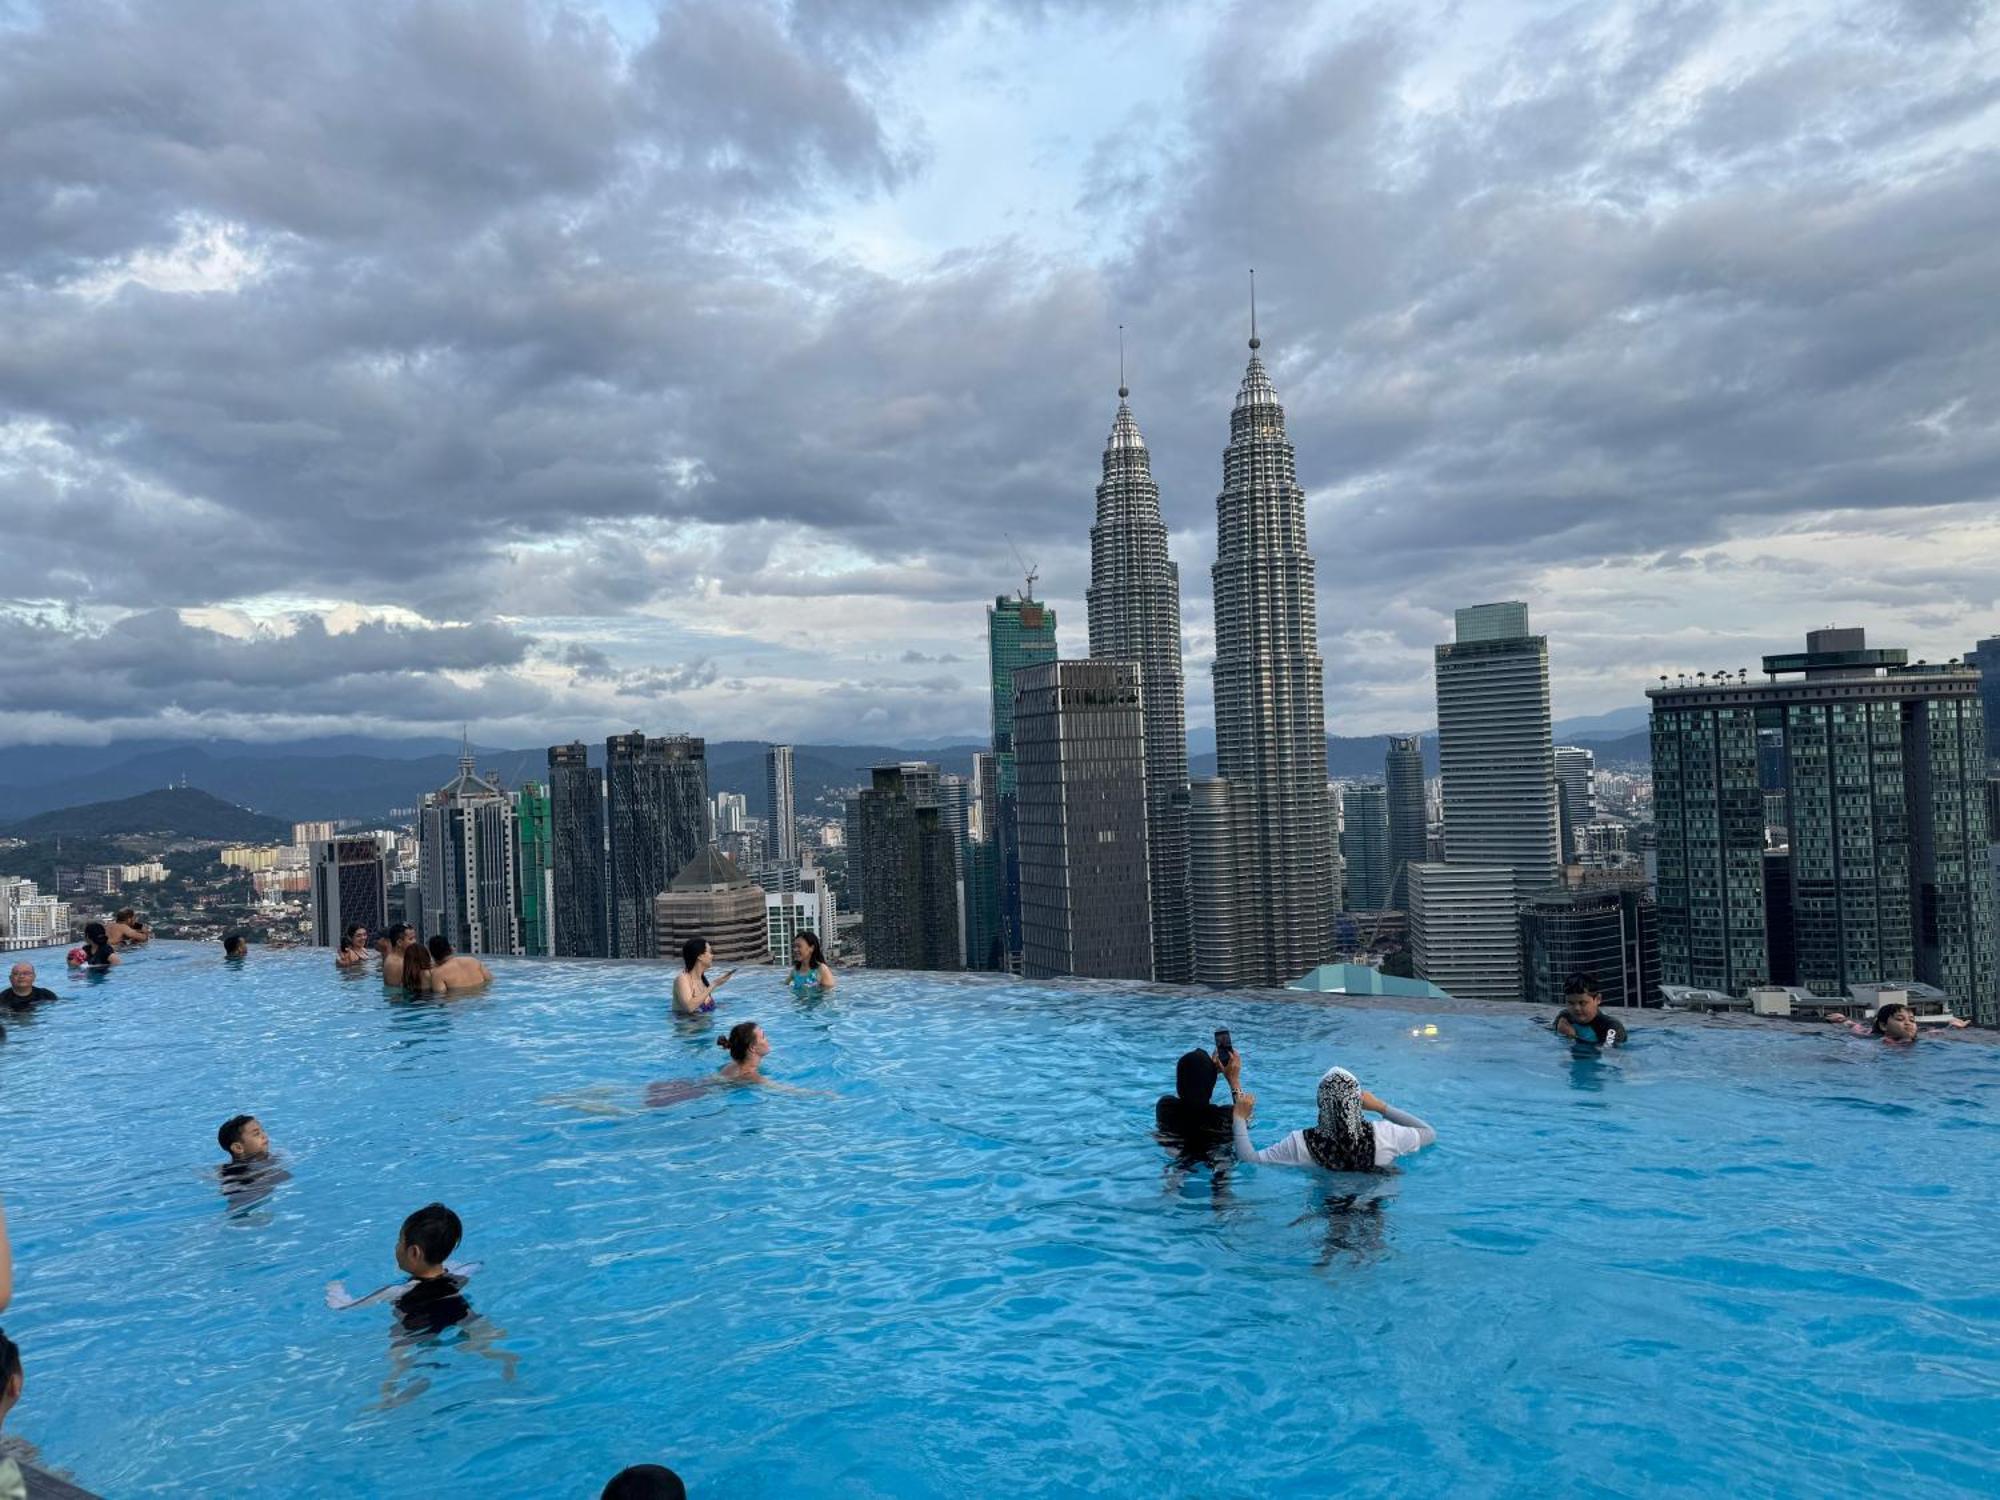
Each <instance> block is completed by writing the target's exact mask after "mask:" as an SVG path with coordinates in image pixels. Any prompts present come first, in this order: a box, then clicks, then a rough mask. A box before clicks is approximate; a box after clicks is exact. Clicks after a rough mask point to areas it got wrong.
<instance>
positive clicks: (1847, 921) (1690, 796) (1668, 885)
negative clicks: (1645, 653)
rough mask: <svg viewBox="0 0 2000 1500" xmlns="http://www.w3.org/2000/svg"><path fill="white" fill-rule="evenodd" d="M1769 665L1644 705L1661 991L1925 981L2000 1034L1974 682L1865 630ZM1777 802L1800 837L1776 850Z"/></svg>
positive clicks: (1836, 989) (1814, 640)
mask: <svg viewBox="0 0 2000 1500" xmlns="http://www.w3.org/2000/svg"><path fill="white" fill-rule="evenodd" d="M1764 673H1765V677H1766V680H1765V681H1763V682H1755V683H1753V682H1750V681H1748V680H1747V677H1746V675H1745V674H1739V675H1738V676H1737V677H1735V678H1731V677H1730V676H1728V675H1727V674H1726V673H1718V674H1716V675H1715V676H1714V677H1713V678H1712V679H1711V678H1709V677H1708V674H1705V673H1704V674H1699V676H1698V677H1697V678H1696V679H1695V680H1694V681H1692V682H1690V681H1688V680H1686V679H1683V680H1681V681H1680V682H1678V683H1676V684H1674V685H1671V686H1666V687H1661V688H1657V689H1654V690H1653V691H1651V692H1649V693H1648V694H1647V695H1646V696H1647V697H1648V698H1649V699H1651V700H1652V706H1653V718H1652V740H1653V802H1654V818H1655V822H1656V824H1657V829H1658V858H1659V865H1658V878H1657V884H1658V890H1659V921H1660V968H1661V977H1662V979H1663V980H1664V981H1665V982H1666V983H1668V984H1685V985H1696V986H1699V987H1701V988H1704V989H1714V990H1721V991H1725V992H1727V993H1729V994H1741V993H1743V991H1744V990H1746V989H1748V988H1750V987H1751V986H1753V985H1760V984H1796V985H1801V986H1803V987H1805V988H1807V989H1809V990H1811V991H1813V992H1814V993H1815V994H1821V995H1842V994H1845V993H1847V992H1848V990H1849V987H1850V986H1852V985H1856V984H1896V983H1899V982H1908V981H1911V980H1918V981H1921V982H1923V983H1926V984H1932V985H1936V986H1937V987H1938V988H1939V989H1942V990H1944V991H1945V992H1946V993H1947V994H1948V995H1949V996H1950V997H1951V1001H1952V1005H1953V1008H1954V1009H1955V1010H1957V1012H1958V1013H1959V1014H1961V1015H1963V1016H1966V1017H1967V1018H1968V1019H1971V1020H1974V1021H1977V1022H1978V1023H1980V1024H1981V1025H1987V1026H1991V1025H1994V1024H1996V1021H2000V1015H1996V994H1995V983H1996V977H1995V963H1994V941H1993V921H1994V912H1993V900H1994V897H1993V888H1992V882H1991V875H1990V869H1989V863H1988V853H1987V820H1986V802H1985V795H1984V793H1985V788H1984V778H1985V774H1986V743H1985V728H1984V723H1983V718H1982V712H1981V706H1980V699H1979V675H1978V673H1977V672H1976V671H1975V670H1973V669H1971V668H1967V667H1961V666H1957V665H1951V666H1938V667H1933V666H1929V665H1927V664H1924V663H1917V664H1915V665H1911V663H1910V661H1909V654H1908V653H1907V652H1905V651H1902V650H1871V649H1869V648H1868V646H1867V642H1866V637H1865V635H1864V634H1863V632H1861V631H1859V630H1817V631H1814V632H1812V633H1811V634H1810V635H1808V636H1807V638H1806V649H1805V651H1804V652H1802V653H1793V654H1788V655H1780V656H1767V657H1765V658H1764ZM1760 742H1761V743H1762V745H1763V746H1764V749H1765V753H1764V755H1763V756H1762V757H1761V763H1760V756H1759V753H1758V751H1759V744H1760ZM1760 772H1761V774H1760ZM1767 793H1768V794H1772V795H1774V796H1777V797H1780V798H1782V799H1783V804H1784V817H1783V822H1782V826H1783V827H1784V828H1785V829H1786V831H1787V836H1788V839H1789V842H1788V843H1787V844H1786V845H1784V846H1782V847H1779V848H1773V849H1770V850H1768V851H1767V849H1766V842H1767V840H1766V826H1767V821H1769V820H1767V818H1766V815H1765V797H1766V794H1767ZM1773 864H1775V865H1777V866H1780V867H1781V868H1777V869H1772V868H1771V866H1772V865H1773ZM1767 871H1769V875H1770V878H1769V879H1768V881H1767ZM1767 892H1768V894H1767Z"/></svg>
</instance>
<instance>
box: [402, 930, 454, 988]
mask: <svg viewBox="0 0 2000 1500" xmlns="http://www.w3.org/2000/svg"><path fill="white" fill-rule="evenodd" d="M400 967H401V968H402V971H403V993H404V994H406V995H442V994H443V993H444V992H445V983H444V981H443V980H442V979H440V978H438V977H437V965H436V964H434V963H433V962H432V961H431V950H430V949H428V948H426V947H425V946H424V945H423V944H422V943H419V942H417V941H415V940H414V939H412V940H411V942H410V945H409V946H408V947H407V948H405V949H404V950H403V962H402V964H401V966H400Z"/></svg>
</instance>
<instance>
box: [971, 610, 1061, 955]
mask: <svg viewBox="0 0 2000 1500" xmlns="http://www.w3.org/2000/svg"><path fill="white" fill-rule="evenodd" d="M1034 581H1035V580H1034V577H1033V575H1032V574H1031V575H1030V576H1029V578H1028V580H1027V583H1028V585H1029V588H1032V587H1033V585H1034ZM986 658H987V663H988V666H989V668H990V670H991V679H992V681H991V685H992V690H993V771H994V781H995V784H996V789H997V796H998V813H999V817H998V819H997V822H998V824H999V830H998V831H999V849H998V852H997V859H998V892H997V895H998V906H999V910H998V912H997V913H996V915H995V921H996V924H997V925H998V927H999V929H1000V938H1001V944H1002V946H1003V948H1004V949H1005V951H1006V955H1007V962H1006V967H1008V968H1016V967H1018V966H1019V964H1020V960H1021V852H1020V849H1019V848H1018V846H1017V845H1016V842H1015V837H1014V674H1015V673H1016V672H1018V671H1020V669H1021V668H1023V667H1032V666H1034V665H1036V664H1037V663H1039V662H1045V661H1054V660H1055V659H1056V612H1055V611H1054V610H1052V609H1050V608H1049V607H1048V606H1047V605H1045V604H1043V603H1041V602H1040V601H1038V600H1035V599H1030V598H1029V597H1028V590H1027V589H1024V590H1023V591H1022V593H1021V596H1020V597H1019V598H1015V599H1009V598H1006V597H1005V596H1004V595H1003V596H1001V597H1000V598H997V599H995V600H994V601H993V607H992V608H991V609H989V610H987V611H986Z"/></svg>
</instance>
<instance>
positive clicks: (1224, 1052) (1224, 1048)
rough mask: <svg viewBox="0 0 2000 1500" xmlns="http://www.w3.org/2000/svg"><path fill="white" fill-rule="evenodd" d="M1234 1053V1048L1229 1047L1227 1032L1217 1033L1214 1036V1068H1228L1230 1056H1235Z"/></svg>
mask: <svg viewBox="0 0 2000 1500" xmlns="http://www.w3.org/2000/svg"><path fill="white" fill-rule="evenodd" d="M1235 1052H1236V1049H1235V1048H1234V1047H1231V1046H1230V1045H1229V1033H1228V1032H1226V1031H1218V1032H1216V1034H1215V1063H1216V1066H1217V1067H1221V1068H1226V1067H1228V1066H1229V1059H1230V1058H1231V1057H1232V1056H1234V1055H1235Z"/></svg>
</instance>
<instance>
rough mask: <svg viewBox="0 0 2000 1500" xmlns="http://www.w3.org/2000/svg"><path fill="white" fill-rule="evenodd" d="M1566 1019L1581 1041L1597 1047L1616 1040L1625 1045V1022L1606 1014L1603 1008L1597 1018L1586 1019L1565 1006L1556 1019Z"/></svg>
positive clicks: (1577, 1038) (1620, 1044)
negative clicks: (1592, 1019)
mask: <svg viewBox="0 0 2000 1500" xmlns="http://www.w3.org/2000/svg"><path fill="white" fill-rule="evenodd" d="M1564 1019H1567V1020H1568V1021H1569V1024H1570V1026H1571V1027H1572V1028H1573V1029H1574V1030H1575V1032H1576V1040H1577V1041H1579V1042H1588V1043H1590V1044H1591V1045H1592V1046H1596V1047H1602V1046H1603V1045H1604V1044H1605V1043H1606V1042H1616V1043H1617V1044H1618V1045H1619V1046H1621V1047H1622V1046H1624V1045H1625V1036H1626V1032H1625V1023H1624V1022H1623V1021H1621V1020H1619V1019H1618V1018H1617V1017H1616V1016H1610V1015H1606V1014H1605V1013H1604V1012H1603V1011H1602V1010H1600V1011H1598V1013H1597V1019H1596V1020H1594V1021H1585V1020H1583V1019H1581V1018H1580V1017H1578V1016H1577V1014H1576V1013H1575V1012H1574V1011H1572V1010H1570V1009H1569V1007H1567V1006H1564V1007H1563V1012H1562V1014H1561V1015H1559V1016H1557V1017H1556V1020H1558V1021H1561V1020H1564Z"/></svg>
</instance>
